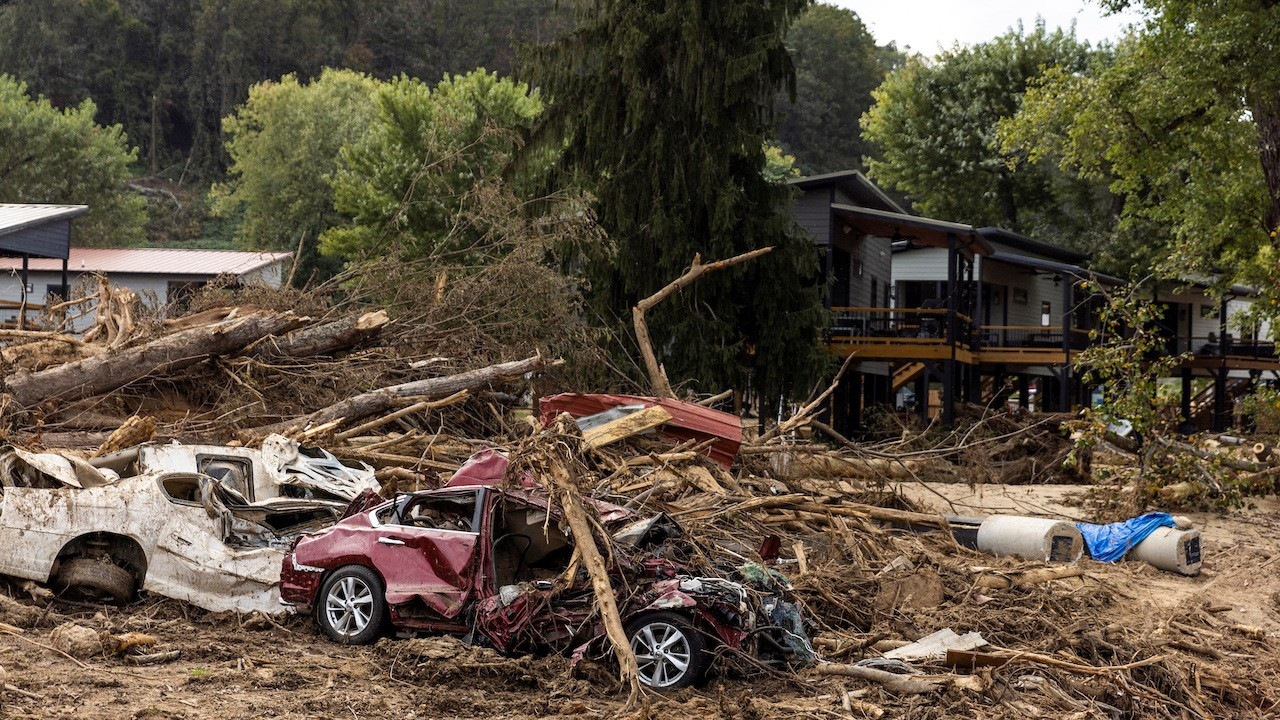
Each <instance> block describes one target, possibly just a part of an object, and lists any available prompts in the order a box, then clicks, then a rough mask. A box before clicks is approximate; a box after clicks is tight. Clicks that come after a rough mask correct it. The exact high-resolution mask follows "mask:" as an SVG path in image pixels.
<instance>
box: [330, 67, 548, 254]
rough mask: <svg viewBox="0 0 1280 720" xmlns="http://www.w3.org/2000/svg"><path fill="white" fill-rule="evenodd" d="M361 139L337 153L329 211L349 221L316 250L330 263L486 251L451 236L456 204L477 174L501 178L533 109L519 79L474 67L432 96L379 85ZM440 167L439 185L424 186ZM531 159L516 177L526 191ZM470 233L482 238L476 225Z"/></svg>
mask: <svg viewBox="0 0 1280 720" xmlns="http://www.w3.org/2000/svg"><path fill="white" fill-rule="evenodd" d="M375 106H376V114H375V117H374V120H373V123H372V126H371V127H370V128H369V131H368V133H367V134H366V135H365V136H364V137H363V138H362V139H361V140H360V141H359V142H357V143H355V144H354V145H352V146H349V147H347V148H344V149H343V151H342V159H341V163H340V169H339V171H338V173H337V175H336V177H335V178H334V182H333V186H334V197H335V206H336V208H337V210H338V212H340V213H342V214H344V215H345V216H346V217H349V218H351V222H350V223H348V224H345V225H343V226H341V227H335V228H332V229H330V230H328V231H326V232H325V233H324V234H323V236H322V238H321V251H322V252H323V253H324V254H325V255H328V256H331V257H335V258H343V259H351V258H356V257H367V256H373V255H376V254H380V253H385V252H389V251H391V250H392V249H394V252H396V253H398V254H399V255H400V256H402V257H421V256H424V255H430V254H433V253H440V252H460V253H477V254H478V255H482V254H483V253H485V252H486V251H487V249H488V248H487V247H486V245H485V244H484V243H483V242H481V241H480V239H479V236H478V235H477V234H476V233H463V234H459V233H457V232H456V224H457V217H458V214H459V205H460V203H462V202H464V201H463V198H465V197H466V196H467V195H468V194H470V193H472V192H473V191H474V190H475V188H476V187H477V186H478V185H479V184H480V183H481V182H482V181H483V180H484V179H486V178H491V177H494V176H497V175H500V174H501V173H502V171H503V169H504V168H505V167H506V166H507V165H508V164H509V163H510V161H511V160H512V157H513V155H514V153H515V152H516V151H517V150H518V149H519V148H520V147H521V146H522V144H523V135H524V133H525V132H526V131H527V130H528V129H529V128H530V127H531V126H532V124H533V122H534V119H535V118H536V117H537V116H538V114H539V113H540V112H542V101H541V99H539V97H538V94H537V92H536V91H530V89H529V86H528V85H526V84H525V83H518V82H515V81H513V80H511V79H509V78H500V77H498V76H497V74H496V73H486V72H485V71H484V70H476V71H474V72H471V73H468V74H466V75H457V76H452V77H446V78H445V79H444V80H443V81H442V82H441V83H440V84H439V85H437V86H436V87H435V89H434V90H432V89H430V88H428V87H427V86H426V85H425V84H423V83H422V82H421V81H419V80H415V79H411V78H408V77H401V78H399V79H397V80H394V81H392V82H390V83H387V84H385V85H383V86H382V87H380V88H379V90H378V92H377V95H376V97H375ZM442 167H448V168H449V173H448V175H447V182H435V183H424V182H423V178H424V177H425V176H428V175H431V176H433V177H440V175H439V170H440V168H442ZM539 170H542V171H545V166H543V165H539V164H538V163H533V164H531V165H530V166H529V169H528V170H527V171H526V173H525V174H523V175H521V176H519V177H517V178H516V181H517V182H516V183H515V186H516V187H515V191H516V192H517V193H519V194H521V195H527V192H524V191H527V190H528V189H529V188H531V187H532V186H534V185H535V184H537V180H536V179H535V178H533V177H530V174H531V173H536V172H538V171H539ZM477 232H478V233H480V234H483V230H482V229H477Z"/></svg>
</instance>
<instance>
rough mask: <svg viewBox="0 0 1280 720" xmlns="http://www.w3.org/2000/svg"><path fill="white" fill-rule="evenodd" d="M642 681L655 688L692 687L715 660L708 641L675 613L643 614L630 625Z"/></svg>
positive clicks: (628, 629)
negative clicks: (709, 654) (710, 652)
mask: <svg viewBox="0 0 1280 720" xmlns="http://www.w3.org/2000/svg"><path fill="white" fill-rule="evenodd" d="M627 637H629V638H630V639H631V650H632V652H634V653H635V655H636V665H637V666H638V669H639V671H640V682H642V683H644V684H645V685H648V686H649V687H652V688H662V689H675V688H682V687H688V686H690V685H692V684H694V683H695V682H697V681H698V680H700V679H701V678H702V674H703V673H704V672H706V669H707V665H708V664H710V661H711V658H710V657H709V656H708V655H707V653H706V652H705V649H706V639H705V638H704V637H703V636H702V634H701V633H699V632H698V631H696V630H694V629H693V627H692V626H690V625H689V621H688V620H686V619H685V618H683V617H681V616H680V615H677V614H675V613H669V612H656V613H650V614H647V615H642V616H640V617H639V618H636V619H635V620H632V621H631V622H630V623H628V625H627Z"/></svg>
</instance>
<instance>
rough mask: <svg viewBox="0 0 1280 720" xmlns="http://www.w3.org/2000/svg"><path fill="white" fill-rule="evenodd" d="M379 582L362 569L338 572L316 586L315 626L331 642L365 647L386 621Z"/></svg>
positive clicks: (356, 567)
mask: <svg viewBox="0 0 1280 720" xmlns="http://www.w3.org/2000/svg"><path fill="white" fill-rule="evenodd" d="M384 595H385V591H384V590H383V585H382V578H380V577H378V574H377V573H376V572H374V571H373V570H370V569H369V568H367V567H364V566H363V565H348V566H346V567H342V568H338V569H337V570H335V571H334V572H333V573H332V574H330V575H329V577H328V578H326V579H325V581H324V584H323V585H321V586H320V594H319V596H317V598H316V602H315V612H316V622H317V623H319V624H320V629H321V630H323V631H324V634H325V635H328V636H329V638H330V639H331V640H333V641H334V642H339V643H343V644H344V645H368V644H369V643H371V642H373V641H374V640H376V639H377V638H378V635H379V634H381V633H382V625H383V622H384V621H385V620H386V617H387V604H386V601H385V599H384Z"/></svg>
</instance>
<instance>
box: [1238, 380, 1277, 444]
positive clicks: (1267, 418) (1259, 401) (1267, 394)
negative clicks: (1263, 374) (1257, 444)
mask: <svg viewBox="0 0 1280 720" xmlns="http://www.w3.org/2000/svg"><path fill="white" fill-rule="evenodd" d="M1240 406H1241V407H1240V410H1241V412H1243V413H1244V416H1245V417H1247V418H1248V419H1249V420H1250V421H1252V422H1253V425H1254V427H1253V432H1254V433H1255V434H1257V435H1262V436H1266V437H1271V438H1276V437H1280V388H1275V387H1272V386H1269V385H1258V386H1256V387H1254V389H1253V391H1252V392H1250V393H1249V394H1248V395H1245V396H1244V398H1243V399H1242V400H1241V403H1240ZM1273 442H1274V441H1273Z"/></svg>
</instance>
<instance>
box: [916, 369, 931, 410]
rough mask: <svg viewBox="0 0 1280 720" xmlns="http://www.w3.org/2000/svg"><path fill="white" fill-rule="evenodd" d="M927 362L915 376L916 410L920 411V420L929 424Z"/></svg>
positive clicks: (928, 371) (928, 370)
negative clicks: (918, 375)
mask: <svg viewBox="0 0 1280 720" xmlns="http://www.w3.org/2000/svg"><path fill="white" fill-rule="evenodd" d="M929 373H930V369H929V364H928V363H925V366H924V370H921V371H920V377H917V378H916V412H918V413H920V422H921V423H922V424H925V425H928V424H929Z"/></svg>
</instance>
